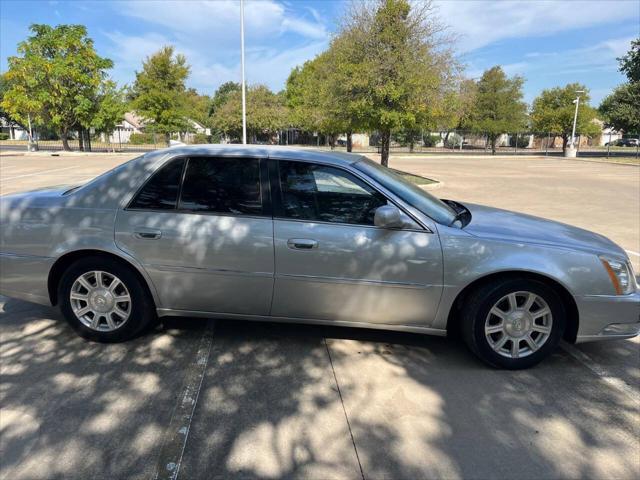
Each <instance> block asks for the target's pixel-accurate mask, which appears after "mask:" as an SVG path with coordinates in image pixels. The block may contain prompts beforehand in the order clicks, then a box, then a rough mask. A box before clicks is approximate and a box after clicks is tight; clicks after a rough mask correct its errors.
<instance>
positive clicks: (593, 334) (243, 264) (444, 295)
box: [0, 145, 640, 368]
mask: <svg viewBox="0 0 640 480" xmlns="http://www.w3.org/2000/svg"><path fill="white" fill-rule="evenodd" d="M0 293H2V294H3V295H7V296H9V297H16V298H21V299H24V300H28V301H33V302H37V303H42V304H46V305H51V304H53V305H60V307H61V310H62V312H63V314H64V316H65V317H66V319H67V320H68V321H69V323H70V324H71V326H72V327H73V328H74V329H75V330H76V332H78V333H79V334H80V335H81V336H83V337H85V338H88V339H91V340H97V341H103V342H116V341H123V340H126V339H129V338H131V337H133V336H135V335H136V334H137V333H138V332H140V331H142V329H144V328H145V327H146V326H147V325H149V324H150V323H151V322H152V321H153V320H154V319H155V318H156V316H171V315H173V316H189V317H194V316H195V317H216V318H225V319H232V320H241V319H247V320H266V321H279V322H297V323H310V324H323V325H338V326H348V327H369V328H378V329H384V330H399V331H405V332H415V333H427V334H434V335H446V334H447V333H448V332H460V333H461V335H462V337H463V338H464V339H465V341H466V343H467V345H468V346H469V347H470V349H471V350H472V351H473V352H474V353H476V354H477V355H478V356H479V357H480V358H481V359H483V360H484V361H486V362H487V363H489V364H491V365H494V366H498V367H503V368H525V367H529V366H531V365H534V364H535V363H537V362H539V361H540V360H542V359H543V358H544V357H546V356H547V355H549V354H550V353H551V352H552V351H553V350H554V348H555V347H556V345H557V344H558V342H559V341H560V339H561V338H565V339H566V340H568V341H570V342H584V341H588V340H600V339H605V338H629V337H632V336H635V335H637V333H638V329H639V327H640V323H639V322H638V313H639V311H638V307H639V306H640V291H638V289H637V285H636V281H635V277H634V274H633V271H632V268H631V263H630V262H629V258H628V257H627V255H626V253H625V251H624V250H623V249H622V248H620V247H619V246H617V245H616V244H614V243H613V242H612V241H610V240H608V239H607V238H605V237H603V236H601V235H598V234H595V233H591V232H588V231H586V230H581V229H579V228H575V227H571V226H569V225H564V224H561V223H556V222H552V221H549V220H544V219H541V218H536V217H532V216H529V215H522V214H518V213H514V212H509V211H505V210H498V209H495V208H489V207H483V206H480V205H472V204H462V203H459V202H456V201H452V200H439V199H437V198H435V197H433V196H432V195H430V194H429V193H427V192H426V191H424V190H423V189H421V188H420V187H418V186H416V185H415V184H413V183H411V182H409V181H407V180H405V179H404V178H403V177H402V176H401V175H398V174H397V173H395V172H393V171H391V170H389V169H387V168H385V167H382V166H381V165H379V164H377V163H375V162H372V161H370V160H368V159H366V158H365V157H362V156H359V155H352V154H344V153H336V152H322V151H314V150H306V149H305V150H296V149H283V148H277V147H260V146H235V147H234V146H213V145H207V146H204V145H203V146H193V147H173V148H169V149H166V150H161V151H156V152H151V153H147V154H146V155H144V156H142V157H140V158H137V159H135V160H131V161H130V162H128V163H125V164H123V165H121V166H119V167H117V168H115V169H114V170H112V171H110V172H108V173H105V174H103V175H101V176H100V177H98V178H96V179H94V180H92V181H91V182H89V183H87V184H86V185H84V186H79V187H78V186H76V187H73V188H70V187H69V186H67V187H52V188H47V189H41V190H37V191H33V192H28V193H20V194H14V195H8V196H3V197H0Z"/></svg>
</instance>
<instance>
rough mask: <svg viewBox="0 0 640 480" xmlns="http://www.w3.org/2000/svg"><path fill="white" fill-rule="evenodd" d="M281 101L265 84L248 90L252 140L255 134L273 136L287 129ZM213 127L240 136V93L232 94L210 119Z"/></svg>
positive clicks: (248, 117) (235, 136)
mask: <svg viewBox="0 0 640 480" xmlns="http://www.w3.org/2000/svg"><path fill="white" fill-rule="evenodd" d="M286 120H287V112H286V108H285V105H284V99H283V98H282V97H281V96H279V95H277V94H275V93H273V92H272V91H271V90H269V89H268V88H267V87H265V86H264V85H256V86H252V87H249V88H248V89H247V133H248V135H249V137H250V138H252V139H253V141H256V139H257V137H258V135H260V134H269V135H272V134H274V133H275V132H277V131H278V130H280V129H282V128H284V127H285V126H286ZM212 124H213V127H214V128H216V129H217V130H219V131H221V132H223V133H224V134H225V135H227V136H228V137H231V138H233V139H239V138H240V137H241V136H242V94H241V92H240V91H232V92H230V93H229V94H228V95H227V99H226V101H225V102H224V103H223V104H222V105H220V107H218V108H217V110H216V111H215V114H214V116H213V117H212Z"/></svg>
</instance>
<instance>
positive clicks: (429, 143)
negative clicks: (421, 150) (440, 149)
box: [424, 135, 441, 147]
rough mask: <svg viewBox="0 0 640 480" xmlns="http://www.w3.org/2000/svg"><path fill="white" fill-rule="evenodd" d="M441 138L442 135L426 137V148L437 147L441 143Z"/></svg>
mask: <svg viewBox="0 0 640 480" xmlns="http://www.w3.org/2000/svg"><path fill="white" fill-rule="evenodd" d="M440 140H441V138H440V135H429V136H426V137H424V146H425V147H435V146H436V145H437V144H438V143H439V142H440Z"/></svg>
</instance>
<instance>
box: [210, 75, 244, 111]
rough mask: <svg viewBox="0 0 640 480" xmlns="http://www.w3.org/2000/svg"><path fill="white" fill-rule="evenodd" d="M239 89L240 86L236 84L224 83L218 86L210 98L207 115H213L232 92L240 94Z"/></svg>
mask: <svg viewBox="0 0 640 480" xmlns="http://www.w3.org/2000/svg"><path fill="white" fill-rule="evenodd" d="M241 88H242V86H241V85H240V84H239V83H238V82H225V83H223V84H222V85H220V86H219V87H218V89H217V90H216V91H215V93H214V94H213V97H212V98H211V105H210V106H209V115H210V116H211V115H213V114H215V112H216V110H217V109H218V108H220V107H221V106H222V105H223V104H224V103H225V102H226V101H227V98H229V95H230V94H232V93H234V92H240V91H241Z"/></svg>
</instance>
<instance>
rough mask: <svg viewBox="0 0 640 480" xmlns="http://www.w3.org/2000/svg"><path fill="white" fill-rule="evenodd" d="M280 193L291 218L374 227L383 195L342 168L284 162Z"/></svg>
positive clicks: (285, 212)
mask: <svg viewBox="0 0 640 480" xmlns="http://www.w3.org/2000/svg"><path fill="white" fill-rule="evenodd" d="M279 170H280V190H281V193H282V204H283V207H284V215H285V217H287V218H296V219H300V220H309V221H322V222H334V223H350V224H357V225H373V217H374V215H375V211H376V209H377V208H378V207H380V206H382V205H386V204H387V200H386V198H385V197H384V195H382V194H381V193H379V192H377V191H376V190H374V189H372V188H371V187H369V186H368V185H367V184H365V183H364V182H362V181H360V180H359V179H358V178H357V177H355V176H353V175H351V174H350V173H348V172H345V171H343V170H341V169H339V168H334V167H328V166H326V165H318V164H313V163H305V162H289V161H280V162H279Z"/></svg>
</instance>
